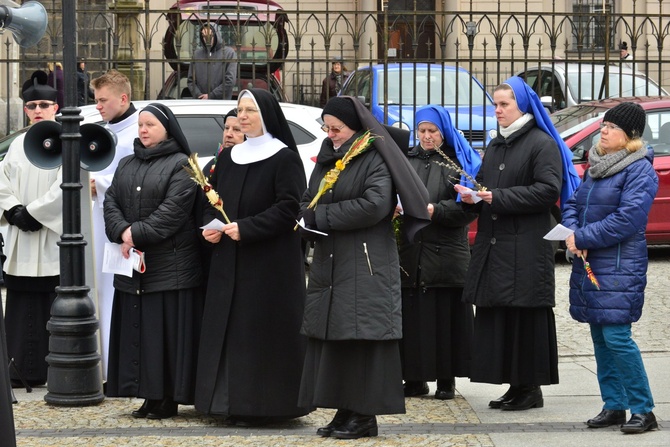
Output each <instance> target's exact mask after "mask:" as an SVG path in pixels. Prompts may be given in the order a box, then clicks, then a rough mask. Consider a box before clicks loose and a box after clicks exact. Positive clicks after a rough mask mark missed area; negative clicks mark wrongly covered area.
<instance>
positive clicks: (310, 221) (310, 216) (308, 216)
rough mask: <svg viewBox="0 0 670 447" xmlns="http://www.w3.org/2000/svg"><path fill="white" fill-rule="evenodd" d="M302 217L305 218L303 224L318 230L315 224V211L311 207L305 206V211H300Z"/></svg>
mask: <svg viewBox="0 0 670 447" xmlns="http://www.w3.org/2000/svg"><path fill="white" fill-rule="evenodd" d="M302 218H303V219H304V220H305V226H306V227H307V228H310V229H312V230H318V229H319V227H317V226H316V213H315V212H314V210H313V209H311V208H305V211H303V212H302Z"/></svg>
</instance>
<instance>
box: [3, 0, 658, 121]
mask: <svg viewBox="0 0 670 447" xmlns="http://www.w3.org/2000/svg"><path fill="white" fill-rule="evenodd" d="M232 1H233V2H235V1H236V0H232ZM42 3H43V4H44V6H45V7H46V8H47V10H48V12H49V17H50V24H49V27H48V29H47V34H46V35H45V37H44V38H43V39H42V40H41V41H40V43H39V44H38V45H37V46H36V47H34V48H30V49H28V50H19V49H18V46H17V45H16V44H15V43H14V42H13V40H12V39H11V36H10V35H9V33H5V34H4V35H2V40H1V42H2V44H1V45H0V62H1V63H2V64H1V65H0V133H1V134H6V133H8V132H12V131H14V130H16V129H18V128H20V127H22V125H23V124H24V123H23V113H22V109H21V101H20V99H19V90H20V87H21V85H22V83H23V81H24V80H25V79H27V78H28V77H29V76H30V74H31V73H32V71H33V70H35V69H46V67H47V63H49V62H58V61H61V60H62V40H63V39H62V37H63V33H64V32H71V31H70V30H68V31H63V30H62V27H61V21H60V17H59V11H60V9H59V8H60V6H59V5H60V2H58V1H55V0H48V1H42ZM78 3H79V6H78V10H77V14H78V16H77V17H78V21H77V27H78V28H77V30H76V32H77V36H78V46H77V50H78V55H79V56H81V57H84V58H85V59H86V66H87V70H88V72H89V75H90V77H91V78H94V77H96V76H98V75H99V74H101V73H102V72H104V71H105V70H107V69H110V68H117V69H120V70H122V71H123V72H124V73H126V74H127V75H128V76H129V77H130V78H131V81H132V85H133V92H134V93H133V99H155V98H157V97H158V96H159V94H160V93H161V90H162V88H163V86H164V84H165V83H166V82H167V81H175V80H176V82H177V89H178V90H177V91H179V88H180V87H181V85H182V84H179V82H182V83H183V82H184V81H183V78H184V77H185V76H186V71H185V70H186V67H187V66H188V64H189V63H191V62H192V61H193V58H192V56H190V55H191V54H192V53H193V50H194V48H195V47H196V46H197V45H198V41H197V38H194V35H193V30H197V25H198V24H200V23H204V22H206V21H207V17H208V16H207V13H206V12H203V11H200V12H194V11H193V10H190V9H189V10H182V11H174V10H170V9H169V7H168V6H165V7H163V8H162V9H157V8H156V4H159V3H160V2H155V1H151V2H149V1H146V2H136V3H134V2H132V1H123V2H120V1H118V2H114V3H111V6H109V5H108V2H107V1H103V0H93V1H80V2H78ZM150 3H151V6H150ZM166 3H167V2H166ZM261 3H262V1H261ZM280 3H281V4H282V7H283V8H284V9H283V11H278V12H275V11H271V10H270V6H268V5H265V6H264V5H260V7H259V8H258V10H257V11H252V12H250V11H249V10H247V9H242V8H241V7H240V6H239V3H238V7H237V8H233V9H226V10H225V11H224V12H222V11H221V10H220V9H217V6H216V2H214V1H213V0H212V1H211V3H210V9H209V19H210V20H214V18H215V17H218V16H220V17H222V19H221V21H220V22H219V23H220V24H222V28H221V29H223V30H224V31H225V32H226V34H225V39H226V41H227V44H228V45H230V46H232V47H233V48H234V49H235V50H236V53H237V58H238V61H237V62H238V63H239V67H240V69H239V70H240V71H239V76H240V77H241V78H244V79H247V78H248V79H251V80H256V78H261V79H266V77H267V76H275V77H276V78H277V84H278V86H280V87H281V89H282V90H283V95H284V98H285V99H286V100H287V101H291V102H296V103H302V104H306V105H316V106H318V104H319V96H320V94H321V86H322V81H323V79H324V77H325V76H327V75H328V73H329V69H330V61H332V60H333V59H334V57H335V56H337V57H339V58H341V59H342V60H343V61H344V63H345V65H346V66H347V67H348V68H349V71H352V70H354V69H355V68H356V67H361V66H367V67H372V66H373V65H376V64H388V63H396V62H402V63H403V64H407V65H410V66H413V65H414V64H418V63H431V64H440V65H442V66H457V67H463V68H465V69H466V70H467V71H469V72H470V73H471V74H472V75H474V76H475V77H476V78H477V79H478V80H479V81H480V82H481V84H482V85H483V86H484V88H485V90H486V91H487V92H489V93H490V92H492V90H493V88H494V87H495V86H496V85H498V84H499V83H500V82H501V81H503V80H504V79H506V78H507V77H509V76H511V75H513V74H515V73H517V72H521V71H528V69H529V68H530V67H537V66H545V67H546V68H547V69H548V70H549V71H551V72H554V71H558V72H563V71H565V72H568V73H570V74H569V75H568V76H567V77H568V78H570V77H572V78H573V82H572V84H571V85H570V87H566V86H565V85H563V84H561V82H560V79H558V78H552V79H549V80H547V79H545V78H544V77H543V76H540V77H538V78H533V79H529V83H530V82H533V83H534V84H535V86H537V87H538V88H539V87H540V86H542V85H544V86H545V88H549V91H550V92H551V93H552V95H551V96H555V98H553V100H554V104H553V106H555V107H562V106H564V105H569V102H570V101H569V100H568V99H567V98H568V97H575V98H578V99H577V100H578V101H581V100H587V99H596V98H598V97H607V96H611V95H612V94H616V92H619V91H622V90H624V91H625V84H626V82H627V80H626V76H625V73H624V71H625V70H620V69H619V68H620V67H621V61H620V57H619V50H618V47H619V44H620V43H622V42H626V43H627V46H628V49H629V51H630V52H631V53H632V54H633V57H634V60H635V68H636V69H637V70H638V71H640V72H641V73H643V74H644V76H646V77H647V78H649V79H652V80H653V81H655V83H648V82H647V81H646V80H645V78H644V77H640V78H634V79H633V81H632V82H633V87H634V88H635V89H636V92H637V93H638V94H639V93H645V94H650V95H656V94H659V93H660V92H661V87H662V86H670V64H669V63H668V62H666V60H670V59H669V58H668V51H667V50H666V49H665V46H664V43H665V40H666V37H667V36H668V34H669V33H670V13H664V12H662V11H664V10H665V9H668V8H667V7H666V6H665V5H663V1H662V0H648V1H645V2H641V1H638V0H632V1H630V2H616V5H615V6H616V7H620V8H626V9H625V11H616V10H613V9H612V8H604V9H603V8H600V9H598V5H602V4H603V1H602V0H598V1H597V2H596V1H593V0H574V1H573V2H572V5H571V9H570V10H561V9H559V8H558V6H556V1H555V0H553V1H551V0H545V2H544V3H545V8H544V10H543V11H531V10H530V9H533V8H536V6H535V5H537V2H532V3H531V2H529V1H524V2H521V1H514V2H510V1H502V0H499V2H498V4H497V6H496V7H495V8H493V9H491V10H488V11H481V10H477V6H476V2H473V1H470V2H469V3H470V5H469V6H470V7H469V9H468V10H467V11H459V12H454V11H447V10H446V9H447V0H434V1H432V2H431V1H425V0H424V1H421V2H419V1H414V2H406V1H405V2H401V3H402V4H403V5H404V4H407V3H410V4H413V7H412V9H411V10H410V9H407V10H405V9H402V10H397V9H396V10H394V8H393V5H394V2H393V1H387V0H384V1H382V2H381V3H382V6H383V8H382V10H381V11H377V10H376V7H375V10H374V11H366V10H364V7H365V6H367V5H368V4H370V3H373V4H375V5H376V2H374V1H372V2H371V1H369V0H354V1H352V2H351V6H350V10H348V11H340V10H339V9H340V8H342V3H343V2H341V1H340V2H335V1H331V0H324V1H323V2H322V4H321V5H319V6H320V7H321V9H313V10H306V9H305V8H304V7H302V8H301V7H299V6H300V5H299V1H297V0H293V1H291V2H280ZM458 3H459V4H460V5H461V7H463V5H464V4H467V3H468V2H466V1H461V2H458ZM564 3H567V2H564ZM604 3H605V4H610V3H612V2H611V1H610V0H605V2H604ZM623 3H625V5H623ZM312 4H313V3H312ZM473 4H474V6H473ZM490 4H492V3H491V2H488V3H487V5H490ZM509 4H513V5H514V7H513V8H512V9H513V11H514V12H509V11H508V10H509V9H510V8H508V7H505V5H509ZM494 5H495V4H494ZM641 5H644V6H645V7H644V8H641V7H640V6H641ZM152 7H153V9H152ZM312 7H313V6H312ZM419 8H424V9H427V10H423V11H422V10H419ZM334 9H337V10H334ZM428 9H431V10H428ZM639 10H645V11H661V12H660V13H659V12H655V13H651V12H650V13H639V12H634V11H639ZM626 11H628V12H626ZM175 14H178V16H177V15H175ZM221 14H223V16H221ZM177 17H178V18H177ZM176 18H177V19H176ZM189 21H191V22H193V23H194V25H192V26H191V27H190V28H189V27H188V26H185V25H183V24H184V23H186V22H189ZM180 24H181V25H180ZM168 31H171V32H172V34H173V39H172V42H167V41H165V36H166V32H168ZM168 47H170V51H167V50H168ZM166 53H170V54H168V55H167V56H166ZM273 57H274V58H275V59H272V58H273ZM250 62H253V63H254V65H253V67H252V66H251V65H250V64H249V63H250ZM574 64H576V65H574ZM245 67H246V68H245ZM277 67H281V69H280V70H275V68H277ZM585 67H589V68H585ZM591 67H599V68H593V69H592V68H591ZM244 70H246V71H244ZM598 70H600V71H604V79H605V82H604V83H602V84H600V83H599V81H598V76H600V75H597V74H594V73H596V72H597V71H598ZM572 71H575V72H574V74H573V73H572ZM171 76H172V78H171ZM184 85H185V84H184ZM243 87H244V85H242V86H241V88H243ZM410 88H413V89H420V88H421V86H418V85H417V82H415V83H414V85H412V86H411V87H410ZM470 88H472V84H471V87H470ZM586 90H589V91H594V92H595V91H597V95H595V93H594V94H593V95H591V96H594V95H595V97H594V98H591V97H588V96H585V95H584V94H583V91H586ZM163 93H164V94H165V92H163ZM382 93H383V94H382V95H381V97H382V103H381V105H382V107H384V110H385V111H387V104H388V102H389V98H388V86H384V87H383V88H382ZM561 97H562V98H563V99H562V101H564V102H561ZM459 106H463V107H467V106H470V104H459Z"/></svg>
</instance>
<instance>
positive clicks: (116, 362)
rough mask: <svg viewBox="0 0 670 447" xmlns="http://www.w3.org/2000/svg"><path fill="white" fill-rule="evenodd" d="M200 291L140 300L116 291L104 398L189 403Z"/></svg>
mask: <svg viewBox="0 0 670 447" xmlns="http://www.w3.org/2000/svg"><path fill="white" fill-rule="evenodd" d="M201 293H202V292H201V288H200V287H196V288H192V289H183V290H170V291H166V292H157V293H148V294H144V295H141V296H138V295H133V294H128V293H124V292H119V291H118V290H117V291H115V292H114V305H113V308H112V322H111V330H110V340H109V366H108V371H107V396H109V397H141V398H144V399H155V400H159V399H164V398H172V399H173V400H174V401H175V402H177V403H180V404H192V403H193V396H194V391H195V370H196V366H197V364H198V362H197V355H198V342H199V338H200V328H201V320H202V294H201Z"/></svg>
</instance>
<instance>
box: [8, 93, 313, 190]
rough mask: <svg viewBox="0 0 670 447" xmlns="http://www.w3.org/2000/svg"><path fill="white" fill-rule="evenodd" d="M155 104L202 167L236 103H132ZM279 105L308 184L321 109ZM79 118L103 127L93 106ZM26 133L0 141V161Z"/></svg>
mask: <svg viewBox="0 0 670 447" xmlns="http://www.w3.org/2000/svg"><path fill="white" fill-rule="evenodd" d="M154 102H158V103H161V104H164V105H166V106H167V107H169V108H170V110H172V112H173V113H174V114H175V116H176V117H177V121H179V125H180V126H181V128H182V130H183V131H184V134H185V135H186V138H187V140H188V142H189V146H190V148H191V152H197V153H198V154H199V158H200V161H201V163H203V164H205V163H207V161H208V160H209V159H210V158H211V157H212V156H214V154H215V153H216V151H217V149H218V147H219V143H221V140H222V134H223V118H224V117H225V115H226V113H228V111H229V110H230V109H232V108H233V107H237V102H236V101H232V100H206V101H203V100H197V99H192V100H187V99H179V100H158V101H133V104H134V105H135V107H137V108H138V109H141V108H142V107H144V106H146V105H147V104H150V103H154ZM280 105H281V108H282V111H283V112H284V116H286V121H288V124H289V127H290V128H291V133H292V134H293V138H294V139H295V142H296V144H297V145H298V151H299V152H300V158H301V159H302V163H303V166H304V167H305V176H306V178H307V180H309V176H310V175H311V174H312V170H313V169H314V157H315V156H316V155H317V154H318V153H319V148H320V147H321V142H322V140H323V139H324V138H325V137H326V133H325V132H324V131H322V130H321V126H322V125H323V121H322V120H321V109H319V108H316V107H309V106H303V105H300V104H290V103H280ZM81 116H82V117H83V118H84V120H83V121H82V124H87V123H98V124H102V118H101V117H100V114H99V113H98V111H97V110H96V108H95V105H88V106H83V107H81ZM27 129H28V128H27V127H25V128H23V129H21V130H19V131H17V132H14V133H13V134H11V135H8V136H7V137H5V138H3V139H1V140H0V160H1V159H2V158H3V157H4V155H5V153H6V152H7V149H8V148H9V145H10V144H11V142H12V141H13V140H14V138H16V137H17V136H18V135H20V133H21V132H25V131H26V130H27Z"/></svg>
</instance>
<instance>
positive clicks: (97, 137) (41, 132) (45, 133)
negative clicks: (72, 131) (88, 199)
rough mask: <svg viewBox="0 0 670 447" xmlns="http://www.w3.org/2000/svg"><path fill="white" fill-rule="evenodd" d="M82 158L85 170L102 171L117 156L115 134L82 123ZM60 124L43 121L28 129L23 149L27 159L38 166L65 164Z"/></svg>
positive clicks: (51, 166) (80, 140)
mask: <svg viewBox="0 0 670 447" xmlns="http://www.w3.org/2000/svg"><path fill="white" fill-rule="evenodd" d="M79 132H80V133H81V138H80V139H79V159H80V165H81V168H82V169H84V170H86V171H101V170H103V169H105V168H106V167H107V166H109V164H110V163H111V162H112V160H113V159H114V153H115V151H116V136H115V135H114V134H113V133H111V132H110V131H109V130H107V129H105V128H104V127H102V126H99V125H97V124H82V125H81V127H79ZM60 135H61V125H60V124H59V123H57V122H56V121H40V122H38V123H35V124H33V125H32V126H30V129H28V132H26V139H25V140H23V150H24V152H25V154H26V157H27V158H28V160H29V161H30V162H31V163H32V164H33V165H35V166H37V167H38V168H42V169H55V168H57V167H59V166H60V165H61V164H63V156H62V150H63V149H62V146H61V139H60Z"/></svg>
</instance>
